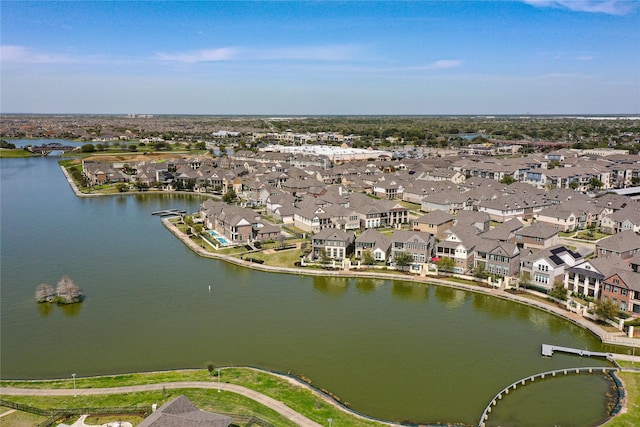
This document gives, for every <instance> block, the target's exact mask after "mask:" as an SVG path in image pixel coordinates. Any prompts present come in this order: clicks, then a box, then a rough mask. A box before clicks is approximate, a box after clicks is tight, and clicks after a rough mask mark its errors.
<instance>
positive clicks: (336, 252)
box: [311, 228, 355, 261]
mask: <svg viewBox="0 0 640 427" xmlns="http://www.w3.org/2000/svg"><path fill="white" fill-rule="evenodd" d="M354 242H355V234H353V233H352V232H347V231H344V230H338V229H336V228H325V229H324V230H321V231H319V232H318V233H316V234H314V235H313V237H312V238H311V247H312V258H313V259H316V260H317V259H320V258H322V253H323V251H324V253H325V254H326V256H328V257H329V258H331V259H334V260H338V261H341V260H343V259H345V258H348V257H349V256H350V255H351V254H352V253H353V247H354Z"/></svg>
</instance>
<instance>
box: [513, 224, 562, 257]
mask: <svg viewBox="0 0 640 427" xmlns="http://www.w3.org/2000/svg"><path fill="white" fill-rule="evenodd" d="M559 241H560V238H559V237H558V230H556V228H555V227H554V226H552V225H550V224H546V223H544V222H536V223H534V224H532V225H530V226H528V227H523V228H521V229H519V230H518V231H516V244H517V245H518V247H519V248H520V249H522V248H528V249H538V250H539V249H544V248H549V247H551V246H555V245H557V244H558V243H559Z"/></svg>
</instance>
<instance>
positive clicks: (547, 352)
mask: <svg viewBox="0 0 640 427" xmlns="http://www.w3.org/2000/svg"><path fill="white" fill-rule="evenodd" d="M554 351H560V352H562V353H569V354H577V355H578V356H587V357H604V358H607V359H608V358H610V357H613V355H612V354H611V353H602V352H598V351H589V350H582V349H579V348H570V347H560V346H557V345H551V344H542V355H543V356H547V357H551V356H553V352H554Z"/></svg>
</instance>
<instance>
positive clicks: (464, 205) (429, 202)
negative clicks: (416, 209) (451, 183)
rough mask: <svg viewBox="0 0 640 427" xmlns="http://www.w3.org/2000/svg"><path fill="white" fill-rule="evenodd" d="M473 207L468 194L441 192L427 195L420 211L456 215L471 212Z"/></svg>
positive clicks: (423, 199)
mask: <svg viewBox="0 0 640 427" xmlns="http://www.w3.org/2000/svg"><path fill="white" fill-rule="evenodd" d="M472 206H473V200H472V198H471V197H470V196H469V195H468V194H466V193H459V192H457V191H456V192H450V193H449V192H439V193H432V194H426V195H425V196H424V197H423V198H422V202H421V203H420V210H421V211H423V212H431V211H445V212H449V213H450V214H452V215H454V214H456V213H457V212H459V211H462V210H471V208H472Z"/></svg>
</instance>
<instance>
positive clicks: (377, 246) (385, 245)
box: [355, 228, 391, 261]
mask: <svg viewBox="0 0 640 427" xmlns="http://www.w3.org/2000/svg"><path fill="white" fill-rule="evenodd" d="M365 251H369V252H371V255H372V256H373V258H374V259H375V260H376V261H386V260H387V259H389V256H390V254H391V239H390V238H389V237H388V236H386V235H384V234H382V233H380V232H379V231H378V230H376V229H373V228H369V229H367V230H365V231H364V232H363V233H362V234H361V235H360V236H358V237H357V238H356V240H355V255H356V258H360V259H362V254H363V253H364V252H365Z"/></svg>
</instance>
